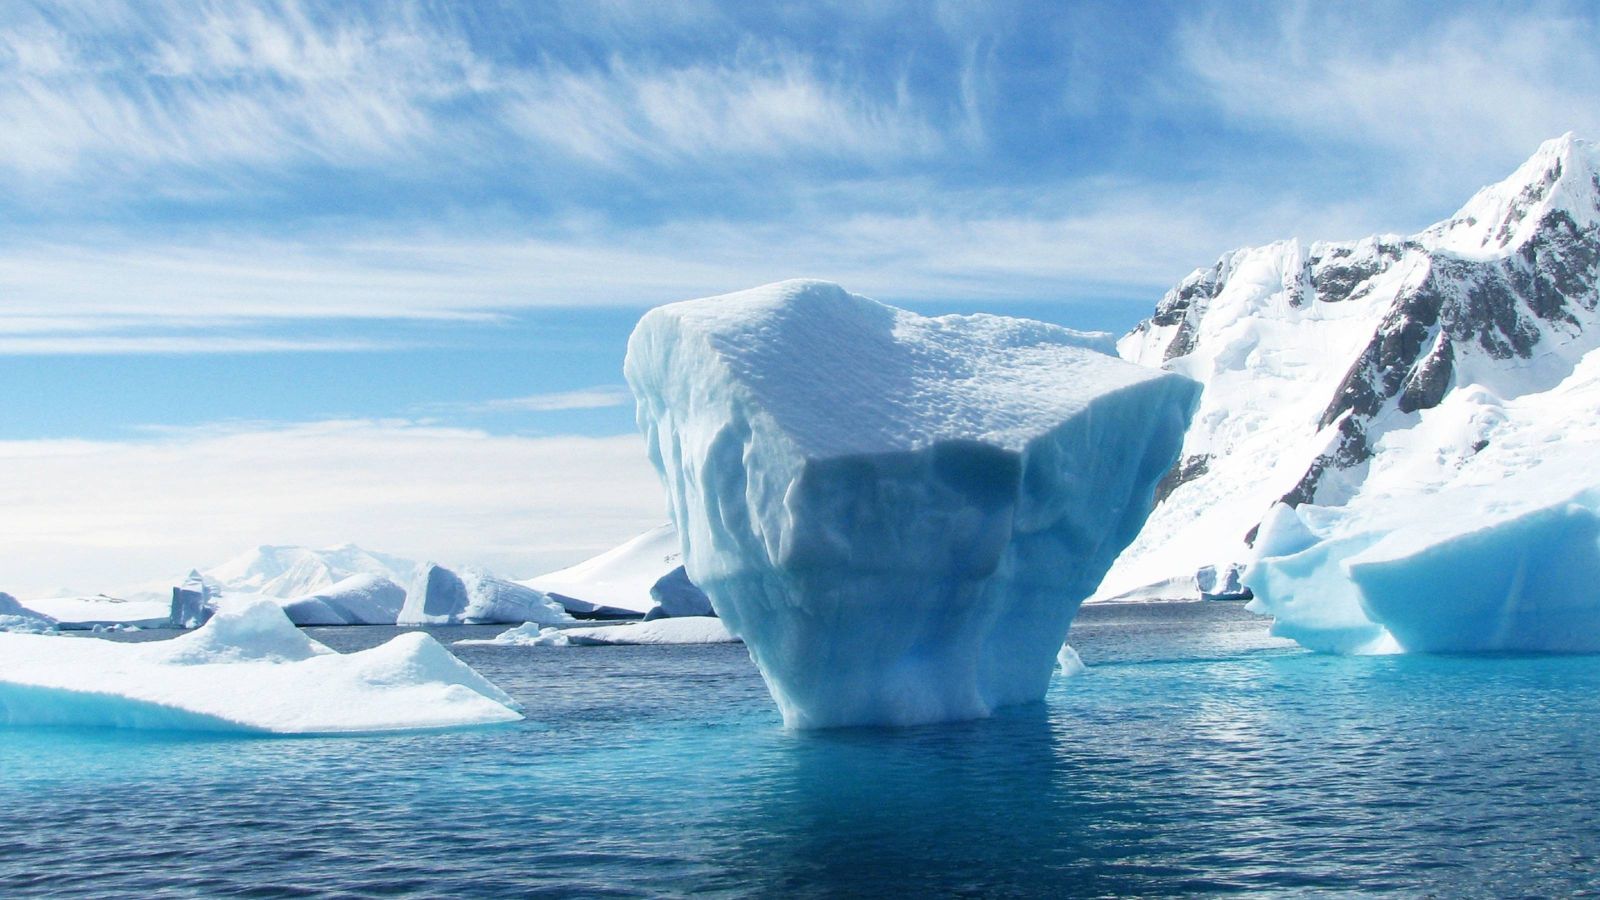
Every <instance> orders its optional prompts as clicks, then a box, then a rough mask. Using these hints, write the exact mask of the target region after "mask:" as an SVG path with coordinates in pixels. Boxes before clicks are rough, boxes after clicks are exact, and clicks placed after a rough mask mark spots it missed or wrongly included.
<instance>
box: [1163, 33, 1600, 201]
mask: <svg viewBox="0 0 1600 900" xmlns="http://www.w3.org/2000/svg"><path fill="white" fill-rule="evenodd" d="M1549 9H1551V7H1542V8H1539V9H1534V10H1529V9H1520V8H1519V9H1515V10H1512V9H1506V10H1484V9H1474V10H1471V11H1463V12H1461V13H1459V14H1457V15H1454V16H1450V15H1448V14H1447V15H1444V16H1437V17H1435V16H1431V15H1425V16H1423V17H1422V18H1421V19H1420V20H1417V21H1410V22H1406V23H1404V24H1402V25H1397V24H1396V21H1395V20H1394V19H1393V18H1387V17H1369V16H1363V15H1360V14H1357V13H1355V11H1354V10H1353V9H1352V8H1349V7H1345V6H1339V5H1333V6H1321V7H1310V6H1304V5H1281V6H1278V7H1276V8H1275V10H1276V14H1275V15H1273V16H1267V17H1265V18H1264V20H1263V18H1262V17H1259V16H1257V15H1254V14H1252V15H1250V16H1249V17H1248V18H1247V17H1244V16H1238V17H1229V16H1226V15H1213V16H1210V17H1207V18H1204V19H1200V20H1198V21H1196V22H1195V23H1194V24H1193V25H1191V26H1190V27H1189V28H1187V29H1185V30H1183V31H1182V32H1181V33H1180V35H1179V48H1180V55H1181V58H1182V60H1183V62H1184V64H1185V68H1186V69H1187V72H1186V73H1185V74H1184V75H1183V76H1182V77H1183V78H1185V79H1186V82H1192V83H1186V86H1185V89H1186V90H1187V89H1191V88H1192V86H1193V85H1198V86H1199V88H1200V94H1201V96H1203V97H1205V98H1206V99H1208V100H1209V101H1210V102H1212V103H1215V104H1216V105H1217V106H1219V107H1220V108H1221V109H1222V111H1223V112H1224V113H1225V114H1227V115H1229V116H1233V117H1236V118H1237V119H1238V120H1239V121H1241V122H1246V123H1257V124H1260V123H1264V124H1267V125H1270V126H1275V127H1278V128H1281V129H1284V130H1287V131H1289V132H1292V133H1295V134H1298V135H1303V136H1307V137H1310V138H1312V139H1313V140H1322V141H1326V142H1330V143H1333V144H1336V145H1345V146H1349V145H1356V146H1366V147H1372V148H1378V149H1381V150H1387V151H1389V152H1390V154H1391V157H1390V159H1391V162H1390V165H1392V166H1394V167H1396V168H1398V169H1400V170H1402V171H1403V172H1404V173H1406V177H1407V178H1413V179H1417V180H1421V181H1425V182H1430V183H1429V187H1436V186H1439V185H1441V184H1449V185H1450V188H1449V189H1450V190H1459V188H1458V187H1456V186H1455V183H1456V181H1458V180H1459V179H1461V178H1463V177H1469V178H1470V177H1476V178H1477V179H1480V181H1481V180H1483V179H1488V178H1498V177H1500V176H1501V175H1503V174H1504V172H1501V171H1500V170H1501V169H1505V171H1509V169H1510V168H1511V167H1514V166H1515V165H1516V164H1517V163H1519V162H1520V161H1521V160H1522V159H1523V158H1525V157H1526V156H1527V155H1528V154H1530V153H1532V152H1533V150H1534V149H1535V148H1536V147H1538V145H1539V143H1540V142H1541V141H1543V140H1546V139H1548V138H1552V137H1556V136H1558V135H1560V134H1562V133H1564V132H1567V131H1569V130H1577V131H1579V132H1580V133H1581V134H1587V135H1592V136H1600V34H1597V33H1596V30H1595V27H1594V25H1593V24H1592V23H1591V22H1590V21H1588V20H1585V19H1581V18H1576V17H1573V18H1568V17H1566V16H1563V15H1560V14H1550V13H1549V12H1548V10H1549ZM1440 10H1442V11H1443V10H1445V8H1444V7H1440ZM1385 12H1386V13H1390V14H1398V10H1397V9H1394V8H1390V9H1387V10H1385ZM1413 18H1416V17H1415V16H1413ZM1368 19H1376V21H1367V20H1368ZM1497 172H1499V174H1495V173H1497ZM1476 186H1477V185H1476V184H1473V185H1472V187H1474V188H1475V187H1476ZM1470 192H1471V189H1470V188H1469V189H1468V190H1467V191H1465V192H1463V194H1462V196H1461V197H1460V198H1459V199H1461V200H1465V199H1466V195H1467V194H1470Z"/></svg>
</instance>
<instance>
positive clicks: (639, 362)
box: [624, 281, 1199, 728]
mask: <svg viewBox="0 0 1600 900" xmlns="http://www.w3.org/2000/svg"><path fill="white" fill-rule="evenodd" d="M1106 347H1107V343H1106V341H1105V339H1104V337H1103V336H1100V335H1090V334H1084V333H1081V332H1075V331H1072V330H1070V329H1066V328H1061V327H1058V326H1053V325H1047V324H1044V323H1040V322H1031V321H1025V320H1019V319H1010V318H1005V317H1000V316H990V315H972V316H941V317H937V318H925V317H923V316H919V315H916V314H914V313H910V312H907V311H904V310H900V309H895V308H893V307H890V306H885V305H882V304H879V303H876V302H874V301H872V300H868V299H866V298H864V297H859V296H856V295H853V294H850V293H847V292H846V291H845V290H844V289H842V288H840V287H838V286H837V285H833V284H828V283H825V282H818V281H790V282H783V283H780V284H775V285H769V286H766V287H762V288H756V289H754V290H749V291H744V292H741V293H736V294H729V295H726V296H722V297H713V298H710V299H704V300H695V301H689V302H684V303H676V304H671V305H668V306H664V307H660V308H657V309H654V310H651V311H650V312H649V313H647V314H646V315H645V316H644V317H643V318H642V319H641V321H640V322H639V324H638V326H637V327H636V328H635V329H634V332H633V335H632V336H631V337H630V339H629V342H628V353H627V357H626V360H625V362H624V374H625V375H626V377H627V380H628V384H629V386H630V387H631V389H632V390H633V393H634V396H635V398H636V399H637V401H638V412H637V415H638V421H639V425H640V428H641V430H642V431H643V432H644V434H645V438H646V444H647V448H648V452H649V454H650V458H651V461H652V462H653V463H654V465H655V467H656V469H657V471H658V472H659V474H660V475H661V478H662V481H663V483H664V485H665V486H666V488H667V494H668V498H669V503H670V508H671V515H672V519H673V521H674V523H675V524H676V526H677V528H678V531H679V533H680V535H681V536H682V542H683V546H684V551H685V556H684V564H685V567H686V570H687V574H688V576H689V578H690V580H692V581H693V582H694V583H695V584H696V585H699V586H700V588H701V589H702V590H704V591H705V593H706V594H707V595H708V596H709V597H710V598H711V602H712V605H713V606H714V607H715V609H716V612H717V614H718V615H719V616H721V617H722V619H723V620H724V621H725V622H726V624H727V627H728V630H729V631H730V632H731V633H732V634H735V635H737V636H739V637H741V638H742V639H743V640H744V641H745V643H746V644H747V646H748V647H749V650H750V654H751V657H752V658H753V659H754V661H755V662H756V665H757V666H758V667H759V668H760V670H761V673H762V675H763V677H764V678H765V680H766V683H767V687H768V689H769V690H770V691H771V693H772V696H773V698H774V700H775V701H776V702H777V705H778V707H779V709H780V711H781V712H782V714H783V718H784V721H785V723H786V724H788V725H789V726H791V727H802V728H805V727H830V726H845V725H872V724H895V725H909V724H917V723H925V722H938V721H947V720H956V719H967V718H977V717H982V716H986V715H989V714H990V713H991V712H992V711H993V710H994V709H995V708H996V707H999V706H1004V705H1009V704H1017V703H1025V702H1032V701H1037V700H1040V699H1042V698H1043V696H1044V693H1045V689H1046V688H1047V686H1048V684H1049V681H1050V677H1051V673H1052V671H1053V669H1054V667H1055V662H1056V654H1057V652H1058V650H1059V649H1060V647H1061V645H1062V643H1063V641H1064V639H1065V638H1066V634H1067V629H1068V626H1069V625H1070V624H1071V622H1072V618H1073V615H1074V613H1075V612H1076V610H1077V607H1078V604H1079V603H1080V602H1081V601H1082V600H1083V598H1084V597H1087V596H1088V595H1089V594H1090V593H1092V592H1093V591H1094V589H1095V587H1096V586H1097V585H1098V584H1099V582H1100V578H1101V576H1102V575H1103V574H1104V573H1105V571H1106V569H1107V567H1109V566H1110V564H1111V561H1112V560H1113V559H1114V558H1115V557H1116V556H1117V554H1118V553H1119V552H1120V551H1121V550H1122V548H1123V547H1124V546H1125V545H1126V544H1127V543H1128V542H1129V541H1130V540H1132V539H1133V537H1134V535H1135V534H1137V533H1138V531H1139V527H1140V525H1141V524H1142V523H1143V522H1144V519H1145V516H1146V515H1147V514H1148V513H1149V511H1150V508H1151V501H1152V497H1153V494H1154V490H1155V487H1156V483H1157V481H1158V480H1159V479H1160V478H1161V476H1162V474H1163V473H1165V472H1166V471H1167V470H1168V469H1169V468H1170V467H1171V466H1172V464H1173V462H1174V460H1175V459H1176V457H1177V454H1178V450H1179V447H1180V445H1181V444H1182V441H1183V435H1184V430H1185V428H1186V426H1187V425H1188V421H1189V417H1190V415H1191V414H1192V412H1193V410H1194V406H1195V404H1196V402H1197V399H1198V392H1199V388H1198V386H1197V385H1196V384H1195V383H1194V382H1192V381H1190V380H1189V379H1187V378H1184V377H1182V376H1180V375H1175V374H1171V373H1164V372H1161V371H1159V370H1155V369H1150V368H1145V367H1142V366H1137V365H1134V364H1131V363H1126V362H1123V361H1121V360H1118V359H1116V358H1114V357H1112V356H1109V355H1107V353H1106V352H1105V351H1106ZM669 621H670V620H669Z"/></svg>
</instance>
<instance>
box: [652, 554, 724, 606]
mask: <svg viewBox="0 0 1600 900" xmlns="http://www.w3.org/2000/svg"><path fill="white" fill-rule="evenodd" d="M650 598H651V599H652V600H654V601H655V602H656V605H655V607H654V608H653V609H651V610H650V612H651V613H652V614H657V615H656V616H655V617H656V618H663V617H666V618H670V617H676V616H714V615H716V614H717V612H716V610H714V609H712V608H711V598H710V597H707V596H706V592H705V591H702V590H700V588H699V587H697V586H696V585H695V583H694V582H692V581H690V580H689V573H688V571H687V570H685V569H684V567H683V566H679V567H677V568H676V569H673V570H672V571H671V572H668V573H667V574H665V575H663V576H661V577H660V578H659V579H657V580H656V583H655V584H653V585H651V586H650Z"/></svg>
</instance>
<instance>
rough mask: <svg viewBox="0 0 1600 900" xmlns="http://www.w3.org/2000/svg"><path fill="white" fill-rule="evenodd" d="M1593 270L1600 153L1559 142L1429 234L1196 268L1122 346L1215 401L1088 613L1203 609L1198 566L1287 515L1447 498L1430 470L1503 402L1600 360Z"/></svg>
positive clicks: (1274, 252) (1444, 462)
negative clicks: (1099, 603)
mask: <svg viewBox="0 0 1600 900" xmlns="http://www.w3.org/2000/svg"><path fill="white" fill-rule="evenodd" d="M1597 262H1600V150H1597V148H1596V147H1595V145H1593V144H1591V143H1588V142H1585V141H1581V140H1577V139H1576V138H1574V137H1572V136H1571V135H1566V136H1564V137H1562V138H1558V139H1556V140H1552V141H1548V142H1546V143H1545V144H1543V145H1542V146H1541V147H1540V148H1539V150H1538V152H1537V153H1535V154H1534V156H1533V157H1532V158H1530V159H1529V160H1528V161H1527V162H1526V163H1525V164H1524V165H1522V166H1521V167H1520V168H1518V169H1517V171H1516V172H1515V173H1513V174H1512V175H1511V176H1510V177H1509V178H1507V179H1506V180H1505V181H1503V182H1500V183H1498V184H1495V185H1491V186H1489V187H1486V188H1484V189H1483V190H1481V191H1479V192H1478V194H1477V195H1475V196H1474V197H1473V198H1472V199H1471V200H1470V201H1469V202H1468V203H1467V204H1466V205H1465V206H1463V207H1462V208H1461V210H1460V211H1459V212H1457V213H1456V214H1455V215H1454V216H1452V217H1451V218H1449V219H1448V220H1446V221H1444V222H1440V223H1439V224H1437V225H1434V226H1432V227H1431V228H1428V229H1426V230H1425V231H1423V232H1422V233H1420V234H1417V235H1413V236H1410V237H1402V236H1398V235H1379V236H1374V237H1369V238H1365V239H1362V240H1359V241H1350V242H1318V243H1313V244H1309V245H1306V244H1301V243H1300V242H1298V241H1284V242H1280V243H1277V244H1272V245H1268V246H1265V247H1254V248H1245V249H1241V250H1235V251H1232V252H1230V253H1227V254H1224V255H1223V257H1222V258H1221V259H1219V260H1218V261H1217V263H1216V265H1214V266H1212V267H1210V268H1209V269H1201V270H1197V271H1196V272H1194V273H1193V274H1191V275H1190V276H1189V277H1188V278H1186V279H1184V280H1183V282H1182V283H1180V284H1179V285H1178V286H1177V287H1176V288H1174V289H1173V290H1172V291H1171V292H1169V293H1168V294H1167V295H1166V297H1164V298H1163V299H1162V301H1161V303H1160V304H1159V305H1158V306H1157V308H1156V311H1155V315H1154V316H1152V317H1151V318H1150V319H1148V320H1146V321H1145V322H1143V323H1141V324H1140V325H1139V326H1138V327H1136V328H1135V329H1134V330H1133V331H1132V332H1130V333H1129V334H1128V335H1127V336H1126V337H1124V338H1123V339H1122V340H1121V341H1120V342H1119V344H1118V350H1119V352H1120V353H1121V355H1122V356H1123V357H1124V358H1126V359H1128V360H1131V361H1134V362H1138V363H1142V364H1146V365H1159V366H1162V367H1163V368H1166V369H1167V370H1169V371H1173V372H1178V373H1181V374H1184V375H1187V376H1189V377H1191V378H1194V379H1196V380H1198V381H1200V382H1202V383H1203V384H1204V385H1205V393H1204V394H1203V396H1202V399H1201V404H1200V408H1199V410H1198V412H1197V413H1196V414H1195V417H1194V422H1193V425H1192V426H1191V428H1190V430H1189V433H1188V434H1187V436H1186V437H1185V440H1184V447H1183V452H1182V457H1181V459H1180V461H1179V463H1178V464H1177V465H1176V466H1174V467H1173V469H1172V471H1170V472H1169V473H1168V474H1167V476H1166V477H1165V478H1164V479H1163V482H1162V485H1161V486H1160V488H1159V489H1158V492H1157V496H1158V504H1157V506H1156V507H1155V509H1154V511H1153V512H1152V513H1151V515H1150V518H1149V521H1148V522H1147V523H1146V525H1145V528H1144V530H1143V531H1142V532H1141V533H1140V534H1139V536H1138V538H1137V539H1136V540H1135V541H1134V542H1133V543H1132V544H1131V545H1130V546H1129V547H1128V549H1127V550H1126V551H1125V552H1124V553H1123V554H1122V556H1121V557H1119V558H1118V560H1117V562H1116V564H1115V565H1114V566H1113V567H1112V569H1111V571H1110V572H1109V573H1108V574H1107V576H1106V578H1105V580H1104V582H1103V583H1102V584H1101V587H1100V589H1099V591H1098V592H1097V593H1096V596H1095V599H1116V598H1118V597H1140V596H1167V597H1194V596H1197V594H1198V591H1197V589H1196V587H1195V584H1194V577H1195V574H1196V573H1197V572H1199V571H1200V570H1202V569H1203V568H1205V567H1208V566H1211V567H1215V571H1216V572H1218V573H1226V572H1227V571H1228V570H1229V569H1230V568H1234V567H1238V566H1242V565H1244V564H1246V563H1248V562H1250V560H1251V559H1252V558H1254V556H1255V555H1256V550H1255V549H1254V548H1253V547H1252V546H1251V544H1252V542H1253V539H1254V537H1255V536H1256V532H1257V530H1258V527H1259V526H1260V523H1261V522H1262V519H1263V517H1264V516H1265V515H1266V514H1267V512H1268V510H1269V509H1272V508H1273V507H1274V505H1275V504H1277V503H1280V502H1281V503H1283V504H1285V505H1287V506H1290V507H1298V506H1301V505H1303V504H1313V505H1316V506H1319V507H1332V508H1337V507H1342V506H1345V505H1346V504H1351V503H1353V502H1355V501H1356V500H1357V499H1358V498H1360V497H1361V496H1362V495H1364V494H1370V495H1372V496H1377V495H1378V493H1380V492H1389V493H1394V492H1395V491H1396V487H1395V485H1397V484H1404V483H1407V482H1408V480H1416V479H1419V478H1421V479H1427V478H1433V479H1434V481H1432V482H1429V483H1431V484H1435V485H1437V484H1442V483H1443V482H1442V481H1440V479H1442V478H1443V477H1444V476H1442V475H1437V477H1436V474H1435V475H1430V474H1427V473H1428V472H1435V473H1437V472H1447V471H1453V470H1454V469H1456V468H1460V467H1462V466H1466V465H1468V464H1469V463H1470V461H1471V459H1472V458H1473V457H1474V456H1475V455H1476V454H1478V453H1480V452H1482V450H1483V448H1484V447H1486V446H1491V445H1492V442H1493V440H1495V438H1494V437H1493V435H1491V433H1490V432H1491V431H1492V430H1493V428H1494V427H1495V425H1496V423H1497V422H1498V421H1500V418H1499V417H1501V416H1502V415H1503V409H1502V407H1503V406H1504V404H1508V403H1515V402H1517V401H1518V399H1519V398H1527V397H1533V396H1536V395H1540V394H1544V393H1547V392H1550V391H1552V390H1555V389H1557V388H1558V387H1560V386H1561V385H1563V384H1564V383H1565V382H1566V381H1567V380H1569V379H1570V378H1572V377H1573V374H1574V372H1575V370H1576V369H1577V367H1578V364H1579V362H1580V360H1583V359H1584V358H1585V357H1586V355H1587V354H1588V353H1589V352H1590V351H1592V350H1594V349H1595V348H1596V347H1597V346H1600V327H1596V326H1597V321H1596V320H1597V318H1600V313H1597V311H1596V304H1597V293H1596V283H1597ZM1473 398H1477V399H1473ZM1527 414H1528V415H1549V416H1551V417H1552V419H1551V422H1552V423H1554V422H1558V421H1563V420H1567V419H1572V418H1574V417H1576V418H1578V419H1581V420H1582V421H1584V422H1588V421H1590V420H1592V419H1593V418H1594V417H1595V416H1596V415H1597V414H1600V413H1597V410H1596V408H1595V407H1593V406H1587V407H1575V408H1568V409H1564V410H1550V411H1547V412H1534V411H1533V410H1532V407H1530V408H1529V412H1528V413H1527ZM1451 429H1454V430H1453V431H1451ZM1447 431H1448V432H1449V433H1448V434H1446V433H1445V432H1447ZM1485 441H1487V442H1489V443H1482V442H1485ZM1526 464H1528V462H1527V461H1524V462H1522V463H1515V465H1518V466H1521V465H1526ZM1485 471H1487V469H1485ZM1513 471H1520V469H1513ZM1419 483H1420V482H1419ZM1574 487H1575V488H1576V487H1577V486H1576V485H1574ZM1434 489H1437V488H1430V489H1429V490H1434ZM1424 492H1425V491H1424ZM1402 493H1403V492H1402ZM1402 502H1407V503H1409V502H1413V501H1412V500H1410V499H1408V500H1405V501H1402Z"/></svg>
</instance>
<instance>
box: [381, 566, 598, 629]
mask: <svg viewBox="0 0 1600 900" xmlns="http://www.w3.org/2000/svg"><path fill="white" fill-rule="evenodd" d="M572 621H574V620H573V618H572V616H571V615H569V614H568V613H567V611H566V610H565V609H562V608H561V605H560V604H559V603H557V602H556V601H554V600H552V599H551V598H550V596H549V595H548V594H545V593H544V592H542V591H536V590H534V589H533V588H530V587H527V586H526V585H521V584H517V583H516V582H512V581H506V580H504V579H501V578H495V577H494V576H492V575H489V574H487V573H485V572H480V571H478V570H476V569H463V570H461V572H460V573H459V574H458V573H456V572H453V571H451V570H450V569H447V568H445V567H444V566H441V565H439V564H437V563H423V564H422V565H420V566H418V567H417V570H416V573H415V574H414V575H412V578H411V586H410V587H409V588H407V589H406V599H405V605H404V606H403V607H402V608H401V610H400V615H399V616H398V617H397V619H396V622H395V624H397V625H469V624H470V625H486V624H497V623H506V624H518V623H522V622H535V623H538V624H540V625H556V624H560V623H563V622H572Z"/></svg>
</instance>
